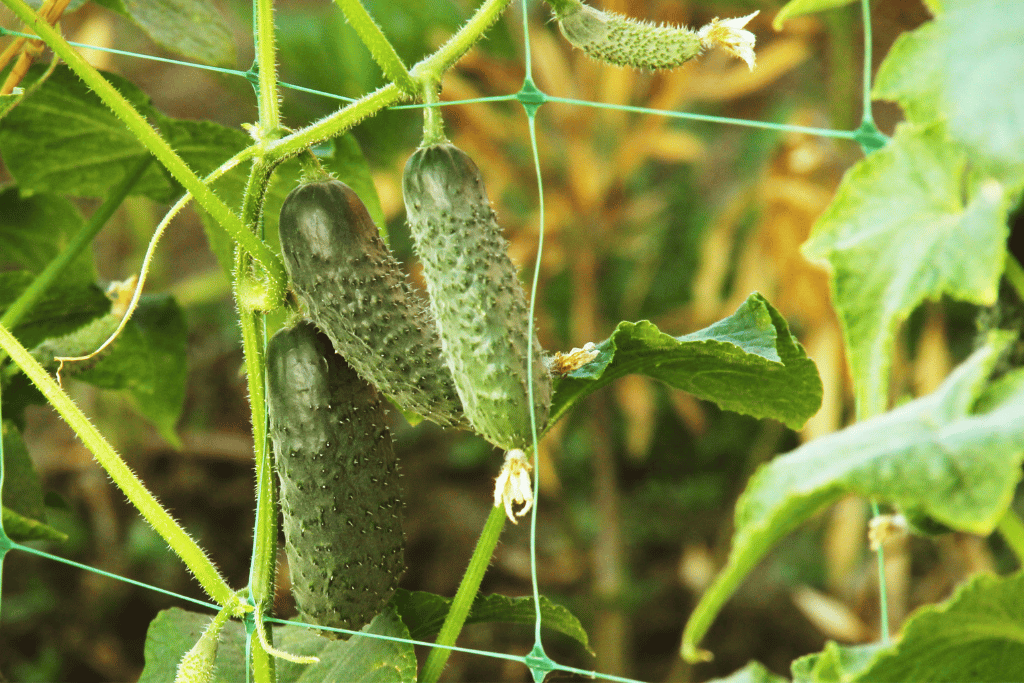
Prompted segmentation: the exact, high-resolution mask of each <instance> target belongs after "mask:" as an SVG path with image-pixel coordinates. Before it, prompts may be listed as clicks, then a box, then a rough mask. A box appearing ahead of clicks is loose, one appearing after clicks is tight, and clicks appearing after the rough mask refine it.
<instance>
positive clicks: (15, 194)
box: [0, 187, 96, 285]
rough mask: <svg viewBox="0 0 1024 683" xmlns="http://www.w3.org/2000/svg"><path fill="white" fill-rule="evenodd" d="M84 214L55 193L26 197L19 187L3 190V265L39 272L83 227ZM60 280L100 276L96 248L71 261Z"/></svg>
mask: <svg viewBox="0 0 1024 683" xmlns="http://www.w3.org/2000/svg"><path fill="white" fill-rule="evenodd" d="M82 225H83V221H82V214H80V213H79V212H78V209H77V208H75V205H74V204H72V203H71V202H69V201H68V200H66V199H64V198H63V197H60V196H58V195H54V194H48V193H44V194H36V195H33V196H28V197H22V196H21V195H20V194H19V188H17V187H9V188H7V189H5V190H3V191H2V192H0V268H2V269H3V270H8V269H23V270H25V271H28V272H30V273H32V274H39V273H41V272H42V271H43V269H45V268H46V266H47V265H49V263H50V261H52V260H53V259H55V258H56V257H57V256H58V255H59V254H60V252H61V251H63V250H64V248H65V247H67V245H68V243H69V242H70V241H71V239H72V237H74V235H75V233H77V232H78V230H79V229H80V228H81V227H82ZM60 280H61V282H62V283H64V284H65V285H86V284H91V283H92V282H94V281H95V280H96V268H95V266H94V265H93V260H92V249H91V248H89V247H87V248H85V249H83V250H82V253H81V254H79V256H78V257H77V258H75V260H74V261H72V262H71V263H70V264H68V267H67V268H65V269H64V271H63V273H62V274H61V277H60Z"/></svg>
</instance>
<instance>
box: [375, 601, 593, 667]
mask: <svg viewBox="0 0 1024 683" xmlns="http://www.w3.org/2000/svg"><path fill="white" fill-rule="evenodd" d="M392 601H393V603H394V605H395V607H396V608H397V609H398V613H399V615H401V617H402V621H404V622H405V625H406V626H408V627H409V632H410V633H411V634H412V637H413V638H414V639H415V640H426V639H427V638H430V637H431V636H434V635H436V634H437V633H438V632H439V631H440V630H441V625H442V624H443V623H444V620H445V617H447V616H448V610H449V609H450V608H451V604H452V598H445V597H442V596H440V595H435V594H434V593H427V592H425V591H407V590H403V589H399V590H398V591H397V592H396V593H395V597H394V598H393V599H392ZM540 614H541V625H543V626H544V627H546V628H550V629H551V630H553V631H558V632H559V633H563V634H565V635H567V636H569V637H570V638H573V639H575V640H576V641H577V642H578V643H580V644H581V645H583V647H585V648H587V651H589V652H591V654H593V651H591V650H590V640H589V639H588V638H587V632H586V631H585V630H583V624H581V623H580V621H579V619H577V618H576V617H575V616H573V614H572V612H570V611H569V610H568V609H566V608H565V607H562V606H561V605H556V604H555V603H553V602H551V601H550V600H548V599H547V598H545V597H544V596H543V595H542V596H541V597H540ZM536 618H537V617H536V612H535V610H534V605H533V598H532V597H529V596H525V597H520V598H510V597H507V596H505V595H479V594H478V595H477V596H476V598H475V599H474V600H473V606H472V607H471V608H470V611H469V616H468V617H466V623H467V624H481V623H490V622H506V623H512V624H531V625H532V624H533V623H534V621H535V620H536Z"/></svg>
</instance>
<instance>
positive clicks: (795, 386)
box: [549, 294, 822, 429]
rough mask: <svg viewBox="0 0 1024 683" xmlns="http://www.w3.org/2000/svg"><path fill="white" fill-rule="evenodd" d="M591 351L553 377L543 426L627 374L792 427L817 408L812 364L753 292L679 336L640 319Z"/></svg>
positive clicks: (774, 313) (773, 312)
mask: <svg viewBox="0 0 1024 683" xmlns="http://www.w3.org/2000/svg"><path fill="white" fill-rule="evenodd" d="M596 351H597V353H598V355H597V357H596V358H594V360H592V361H591V362H590V363H587V364H586V365H584V366H582V367H580V368H578V369H576V370H574V371H572V372H570V373H569V374H567V375H565V376H564V377H560V378H557V379H556V380H555V395H554V399H553V401H552V405H551V418H550V420H549V425H550V424H554V422H555V421H556V420H558V418H560V417H561V416H562V415H564V414H565V412H566V411H567V410H568V409H569V408H570V407H571V406H572V405H573V404H574V403H576V402H577V401H579V400H580V399H581V398H583V397H584V396H586V395H588V394H590V393H592V392H594V391H596V390H598V389H600V388H601V387H603V386H605V385H606V384H609V383H611V382H612V381H614V380H616V379H618V378H619V377H623V376H625V375H628V374H634V373H635V374H642V375H648V376H650V377H653V378H655V379H658V380H661V381H662V382H664V383H665V384H668V385H669V386H671V387H674V388H676V389H682V390H684V391H688V392H690V393H691V394H693V395H694V396H697V397H699V398H702V399H705V400H708V401H713V402H714V403H717V404H718V405H719V406H721V407H722V408H724V409H726V410H732V411H735V412H737V413H742V414H744V415H753V416H754V417H758V418H764V417H769V418H773V419H775V420H778V421H780V422H782V423H784V424H785V425H786V426H788V427H792V428H794V429H799V428H800V427H802V426H803V425H804V423H805V422H806V421H807V420H808V418H810V417H811V416H812V415H814V413H816V412H817V411H818V408H819V407H820V406H821V395H822V389H821V379H820V378H819V377H818V370H817V368H816V367H815V365H814V362H813V361H811V360H810V359H809V358H808V357H807V354H806V353H805V352H804V349H803V347H802V346H801V345H800V343H799V342H798V341H797V340H796V338H795V337H793V335H792V334H791V333H790V331H789V326H788V325H787V324H786V321H785V320H784V319H783V318H782V316H781V315H779V313H778V311H776V310H775V309H774V308H772V306H771V304H769V303H768V302H767V301H766V300H765V299H764V297H762V296H761V295H760V294H751V295H750V297H749V298H748V299H747V300H746V302H744V304H743V305H742V306H740V307H739V309H737V311H736V312H735V313H733V314H732V315H731V316H729V317H728V318H725V319H724V320H720V321H718V322H717V323H715V324H713V325H711V326H710V327H707V328H705V329H703V330H699V331H697V332H693V333H692V334H687V335H683V336H681V337H672V336H670V335H668V334H665V333H664V332H662V331H660V330H659V329H658V328H657V327H655V325H654V324H653V323H651V322H649V321H646V320H643V321H640V322H638V323H630V322H622V323H619V326H618V327H617V328H616V329H615V331H614V332H613V333H612V336H611V337H609V338H608V339H606V340H604V341H603V342H601V343H600V344H597V345H596Z"/></svg>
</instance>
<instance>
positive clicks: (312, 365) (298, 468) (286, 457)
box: [267, 321, 405, 630]
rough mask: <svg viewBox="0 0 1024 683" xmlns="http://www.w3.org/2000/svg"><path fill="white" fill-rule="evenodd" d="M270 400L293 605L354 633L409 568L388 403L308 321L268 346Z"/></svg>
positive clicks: (303, 613) (319, 620)
mask: <svg viewBox="0 0 1024 683" xmlns="http://www.w3.org/2000/svg"><path fill="white" fill-rule="evenodd" d="M267 404H268V411H269V417H270V435H271V439H272V440H273V443H274V453H275V458H276V466H277V473H278V477H279V479H280V482H281V510H282V517H283V522H284V534H285V551H286V553H287V555H288V564H289V566H290V569H291V581H292V595H294V596H295V602H296V605H297V606H298V608H299V612H300V614H301V617H302V618H303V619H304V620H307V621H309V622H310V623H314V624H317V625H319V626H332V627H337V628H348V629H354V630H358V629H360V628H362V627H363V625H364V624H367V623H368V622H369V621H370V620H371V619H373V617H374V616H375V615H376V614H377V613H379V612H380V611H381V609H383V607H384V605H386V604H387V602H388V600H389V599H390V598H391V595H392V594H393V593H394V591H395V588H396V587H397V585H398V579H399V577H400V576H401V575H402V572H403V571H404V570H405V558H404V538H403V535H402V502H401V490H400V485H399V480H398V479H399V474H398V461H397V460H396V458H395V452H394V448H393V447H392V444H391V434H390V433H389V431H388V428H387V424H386V419H385V411H384V406H383V404H382V402H381V399H380V398H379V395H378V394H377V391H376V390H375V389H374V388H373V387H372V386H370V385H369V384H367V383H366V382H365V381H364V380H362V379H361V378H360V377H359V375H357V374H356V372H355V371H354V370H353V369H352V368H351V367H349V365H348V364H347V363H346V362H345V359H344V358H342V357H341V356H339V355H338V354H337V353H335V351H334V347H333V346H332V345H331V341H330V339H328V338H327V337H326V336H325V335H324V334H323V333H322V332H320V331H319V330H318V329H317V328H316V326H314V325H313V324H312V323H310V322H306V321H303V322H301V323H299V324H298V325H296V326H295V327H293V328H290V329H289V328H285V329H282V330H280V331H279V332H278V333H277V334H275V335H274V336H273V338H272V339H271V340H270V343H269V344H268V347H267Z"/></svg>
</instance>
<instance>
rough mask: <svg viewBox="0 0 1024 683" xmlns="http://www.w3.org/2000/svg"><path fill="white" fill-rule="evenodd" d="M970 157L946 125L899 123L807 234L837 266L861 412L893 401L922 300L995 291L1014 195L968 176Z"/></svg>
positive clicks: (989, 297) (978, 297)
mask: <svg viewBox="0 0 1024 683" xmlns="http://www.w3.org/2000/svg"><path fill="white" fill-rule="evenodd" d="M966 161H967V160H966V158H965V156H964V154H963V152H962V151H961V150H960V149H959V148H957V147H954V146H952V145H950V144H948V143H947V142H946V139H945V135H944V132H943V129H942V126H940V125H933V126H929V127H926V128H915V127H911V126H905V125H904V126H900V127H899V128H898V129H897V132H896V135H895V137H894V138H893V140H892V142H890V143H889V145H888V146H887V147H885V148H884V149H881V150H878V151H877V152H874V153H872V154H871V155H870V156H868V157H867V158H865V159H864V160H863V161H861V162H859V163H858V164H857V165H856V166H854V167H853V168H852V169H851V170H850V171H849V172H847V174H846V176H845V177H844V178H843V182H842V184H841V185H840V187H839V191H838V193H837V194H836V197H835V199H833V201H832V203H831V205H830V206H829V208H828V209H827V210H826V211H825V213H824V214H823V215H822V216H821V218H820V219H818V222H817V223H816V224H815V226H814V230H813V232H812V233H811V236H810V238H809V239H808V240H807V242H806V243H805V244H804V253H805V254H806V255H807V256H808V257H809V258H812V259H819V260H822V259H823V260H825V261H827V262H828V265H829V266H830V267H831V270H832V273H831V284H832V298H833V304H834V306H835V308H836V310H837V311H838V312H839V315H840V318H841V320H842V322H843V333H844V335H845V339H846V346H847V348H848V350H849V358H850V367H851V370H852V372H853V377H854V384H855V390H856V396H857V405H858V411H859V414H860V415H862V416H871V415H877V414H879V413H881V412H883V411H884V410H885V409H886V408H887V407H888V406H887V402H886V398H887V397H888V395H889V392H888V381H889V370H890V366H891V363H892V355H893V351H894V340H895V336H896V330H897V327H898V326H899V324H900V323H902V322H903V321H904V320H906V318H907V316H909V315H910V313H911V312H912V311H913V310H914V309H915V308H916V307H917V306H918V305H919V304H920V303H921V302H923V301H925V300H926V299H932V300H935V299H938V298H939V297H940V296H942V295H943V294H948V295H949V296H951V297H953V298H955V299H958V300H961V301H968V302H971V303H976V304H981V305H986V304H987V305H991V304H993V303H994V302H995V300H996V294H997V286H998V284H999V277H1000V275H1002V272H1003V262H1004V260H1005V258H1006V246H1005V245H1006V238H1007V235H1008V232H1009V229H1008V228H1007V225H1006V218H1007V212H1008V199H1009V198H1008V196H1006V195H1005V194H1004V193H1003V191H1002V189H1001V188H1000V186H999V185H998V183H995V184H991V183H989V184H985V183H983V184H978V183H977V182H972V180H971V178H970V176H969V175H967V172H966V170H965V169H966ZM894 245H899V246H898V248H894Z"/></svg>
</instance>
